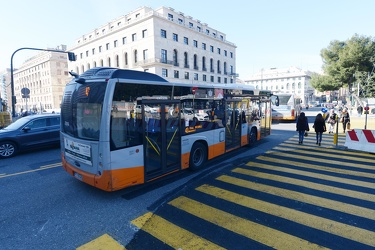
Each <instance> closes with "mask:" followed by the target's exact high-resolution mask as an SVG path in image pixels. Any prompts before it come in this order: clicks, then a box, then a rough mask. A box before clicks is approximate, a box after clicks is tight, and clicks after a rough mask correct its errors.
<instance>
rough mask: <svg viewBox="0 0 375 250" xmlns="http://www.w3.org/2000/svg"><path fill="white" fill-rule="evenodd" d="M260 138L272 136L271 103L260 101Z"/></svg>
mask: <svg viewBox="0 0 375 250" xmlns="http://www.w3.org/2000/svg"><path fill="white" fill-rule="evenodd" d="M260 111H261V119H260V138H264V137H266V136H268V135H270V134H271V123H272V117H271V102H270V101H263V100H260Z"/></svg>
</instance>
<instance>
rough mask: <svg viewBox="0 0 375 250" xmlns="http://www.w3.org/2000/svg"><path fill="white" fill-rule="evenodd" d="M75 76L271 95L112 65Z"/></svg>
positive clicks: (244, 87)
mask: <svg viewBox="0 0 375 250" xmlns="http://www.w3.org/2000/svg"><path fill="white" fill-rule="evenodd" d="M71 74H72V75H73V76H75V77H76V79H74V80H73V81H76V82H79V83H84V82H85V81H86V80H93V79H122V80H123V81H129V80H130V81H131V82H134V81H147V82H149V83H155V84H163V85H171V86H181V87H190V88H212V89H231V90H238V91H245V92H246V91H248V92H252V93H253V94H254V93H255V94H263V95H264V94H267V95H271V91H269V90H259V89H255V87H254V86H252V85H245V84H237V83H229V84H227V83H224V84H219V83H193V84H192V83H181V82H169V81H167V80H165V79H164V78H162V77H161V76H158V75H156V74H153V73H149V72H144V71H137V70H129V69H119V68H112V67H95V68H92V69H89V70H87V71H85V72H83V73H82V74H81V75H79V76H78V74H74V73H71Z"/></svg>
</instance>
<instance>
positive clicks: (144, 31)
mask: <svg viewBox="0 0 375 250" xmlns="http://www.w3.org/2000/svg"><path fill="white" fill-rule="evenodd" d="M146 36H147V30H142V38H145V37H146Z"/></svg>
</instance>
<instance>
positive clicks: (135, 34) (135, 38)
mask: <svg viewBox="0 0 375 250" xmlns="http://www.w3.org/2000/svg"><path fill="white" fill-rule="evenodd" d="M136 40H137V33H134V34H133V35H132V41H133V42H135V41H136Z"/></svg>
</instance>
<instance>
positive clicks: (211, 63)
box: [210, 58, 215, 73]
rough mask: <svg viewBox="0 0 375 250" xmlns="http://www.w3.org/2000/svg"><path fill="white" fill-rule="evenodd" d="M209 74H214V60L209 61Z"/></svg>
mask: <svg viewBox="0 0 375 250" xmlns="http://www.w3.org/2000/svg"><path fill="white" fill-rule="evenodd" d="M210 72H211V73H214V72H215V70H214V59H212V58H211V59H210Z"/></svg>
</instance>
